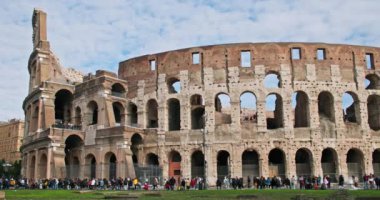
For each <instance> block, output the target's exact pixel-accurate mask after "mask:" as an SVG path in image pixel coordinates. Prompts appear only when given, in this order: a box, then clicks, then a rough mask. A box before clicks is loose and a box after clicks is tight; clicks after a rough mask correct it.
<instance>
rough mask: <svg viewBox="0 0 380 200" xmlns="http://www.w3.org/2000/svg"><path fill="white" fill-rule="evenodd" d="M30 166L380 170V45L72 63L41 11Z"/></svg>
mask: <svg viewBox="0 0 380 200" xmlns="http://www.w3.org/2000/svg"><path fill="white" fill-rule="evenodd" d="M33 29H34V31H33V32H34V34H33V44H34V47H33V52H32V54H31V56H30V59H29V63H28V70H29V74H30V83H29V94H28V96H27V97H26V98H25V101H24V103H23V109H24V110H25V122H26V125H25V130H26V131H25V138H24V142H23V146H22V147H21V151H22V156H23V159H22V163H23V168H22V173H23V174H24V175H25V176H26V177H30V178H50V177H71V178H74V177H80V178H84V177H88V178H90V177H96V178H112V177H135V176H137V177H140V178H152V177H154V176H158V177H160V178H161V179H163V178H168V177H171V176H175V177H178V176H183V177H186V178H190V177H196V176H201V177H207V180H208V182H209V184H210V185H213V184H215V180H216V179H217V178H221V177H224V176H232V177H235V176H238V177H244V178H246V177H247V176H251V177H252V176H265V177H267V176H274V175H277V176H282V177H285V176H287V177H289V176H293V175H296V176H301V175H305V176H309V175H316V176H318V175H321V176H322V175H329V176H330V177H332V179H333V180H334V179H335V177H337V176H338V175H340V174H342V175H344V176H345V177H347V176H352V175H354V176H357V177H362V176H363V175H364V174H365V173H375V174H377V175H380V131H379V130H380V90H379V89H380V82H379V76H380V70H379V68H378V67H380V62H379V61H380V49H379V48H376V47H367V46H353V45H341V44H325V43H239V44H224V45H211V46H201V47H193V48H187V49H180V50H174V51H168V52H163V53H158V54H152V55H144V56H140V57H136V58H131V59H128V60H126V61H122V62H120V64H119V71H118V73H117V74H116V73H112V72H108V71H104V70H98V71H97V72H96V74H95V75H93V74H88V75H85V76H83V77H82V75H81V74H80V73H78V72H76V71H75V70H73V69H69V70H68V69H64V68H63V67H61V66H60V64H59V62H58V59H57V58H56V57H55V56H54V54H53V53H52V52H51V50H50V46H49V42H48V40H47V34H46V13H44V12H43V11H40V10H35V11H34V14H33Z"/></svg>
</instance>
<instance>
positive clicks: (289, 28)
mask: <svg viewBox="0 0 380 200" xmlns="http://www.w3.org/2000/svg"><path fill="white" fill-rule="evenodd" d="M231 2H232V3H231ZM33 8H40V9H42V10H44V11H45V12H47V14H48V21H47V22H48V39H49V41H50V43H51V47H52V50H53V51H54V53H55V54H56V55H57V56H58V57H59V58H60V61H61V64H62V65H64V66H66V67H75V68H77V69H79V70H80V71H82V72H83V73H88V72H94V71H95V70H96V69H108V70H111V71H115V72H117V68H118V62H119V61H122V60H125V59H128V58H131V57H134V56H138V55H143V54H150V53H157V52H161V51H168V50H173V49H178V48H184V47H191V46H199V45H209V44H219V43H234V42H280V41H281V42H283V41H298V42H327V43H348V44H357V45H370V46H380V12H379V11H380V1H378V0H372V1H370V0H360V1H357V0H325V1H322V0H315V1H312V0H304V1H302V0H301V1H289V0H283V1H281V0H272V1H271V0H268V1H249V0H234V1H228V0H226V1H223V0H215V1H198V0H192V1H190V0H189V1H186V0H155V1H150V0H145V1H132V0H131V1H127V0H126V1H122V0H109V1H104V0H97V1H96V0H91V1H90V0H87V1H74V0H67V1H63V0H62V1H50V0H46V1H40V0H33V1H26V0H25V1H24V0H2V1H1V5H0V25H1V26H0V69H1V75H0V76H1V78H0V97H1V104H0V113H1V114H0V120H7V119H10V118H21V119H22V118H23V111H22V108H21V105H22V101H23V99H24V98H25V96H26V93H27V88H28V71H27V61H28V57H29V55H30V53H31V50H32V26H31V17H32V12H33Z"/></svg>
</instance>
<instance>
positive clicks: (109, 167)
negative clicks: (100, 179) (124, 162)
mask: <svg viewBox="0 0 380 200" xmlns="http://www.w3.org/2000/svg"><path fill="white" fill-rule="evenodd" d="M104 158H105V159H104V163H105V164H104V165H105V168H104V169H105V170H106V171H105V177H107V178H108V180H111V179H113V178H117V176H116V170H117V169H116V166H117V159H116V155H115V154H114V153H112V152H108V153H106V155H105V157H104Z"/></svg>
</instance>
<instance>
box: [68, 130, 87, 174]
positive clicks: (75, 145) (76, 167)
mask: <svg viewBox="0 0 380 200" xmlns="http://www.w3.org/2000/svg"><path fill="white" fill-rule="evenodd" d="M83 145H84V142H83V140H82V139H81V138H80V137H79V136H77V135H70V136H69V137H67V138H66V140H65V164H66V177H67V178H78V176H79V171H80V164H79V159H78V158H79V157H80V156H81V151H82V148H83Z"/></svg>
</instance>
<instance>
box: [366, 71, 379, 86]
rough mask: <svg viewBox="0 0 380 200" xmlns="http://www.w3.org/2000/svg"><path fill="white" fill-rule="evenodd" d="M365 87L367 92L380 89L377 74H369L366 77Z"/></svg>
mask: <svg viewBox="0 0 380 200" xmlns="http://www.w3.org/2000/svg"><path fill="white" fill-rule="evenodd" d="M364 85H365V86H366V87H365V89H366V90H373V89H380V78H379V76H378V75H377V74H368V75H367V76H366V77H365V81H364Z"/></svg>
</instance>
